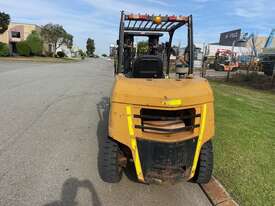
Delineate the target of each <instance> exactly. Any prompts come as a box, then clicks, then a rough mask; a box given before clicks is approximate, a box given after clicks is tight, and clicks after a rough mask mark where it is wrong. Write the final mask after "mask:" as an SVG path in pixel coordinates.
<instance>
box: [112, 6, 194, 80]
mask: <svg viewBox="0 0 275 206" xmlns="http://www.w3.org/2000/svg"><path fill="white" fill-rule="evenodd" d="M183 25H186V26H187V28H188V36H187V38H188V42H187V45H188V47H187V48H188V53H189V69H188V74H192V73H193V60H194V45H193V23H192V15H190V16H167V15H166V16H154V15H152V16H150V15H147V14H145V15H140V14H125V12H124V11H122V12H121V19H120V26H119V40H118V59H117V61H118V63H117V67H116V69H115V73H116V74H118V73H121V72H123V71H124V69H126V70H128V69H129V68H131V59H132V58H133V52H132V48H133V42H134V36H147V35H146V32H151V33H152V32H153V33H157V32H161V33H168V34H169V41H168V44H167V45H166V46H167V49H166V58H167V59H166V62H167V67H166V74H167V75H169V69H170V55H171V47H172V40H173V36H174V33H175V31H176V30H177V29H178V28H180V27H182V26H183ZM131 32H134V33H132V34H131ZM148 37H149V41H148V43H149V54H150V55H157V52H158V48H157V46H158V43H159V37H160V35H148Z"/></svg>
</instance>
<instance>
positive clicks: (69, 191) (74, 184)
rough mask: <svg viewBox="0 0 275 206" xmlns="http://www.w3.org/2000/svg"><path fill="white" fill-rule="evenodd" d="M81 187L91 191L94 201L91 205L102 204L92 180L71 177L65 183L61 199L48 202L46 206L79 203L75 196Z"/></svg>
mask: <svg viewBox="0 0 275 206" xmlns="http://www.w3.org/2000/svg"><path fill="white" fill-rule="evenodd" d="M79 188H85V189H87V190H88V191H89V192H90V195H91V202H92V205H91V206H101V205H102V204H101V202H100V199H99V197H98V195H97V193H96V190H95V188H94V186H93V184H92V183H91V181H89V180H83V181H80V180H78V179H77V178H69V179H67V180H66V181H65V182H64V183H63V186H62V193H61V200H57V201H54V202H51V203H48V204H46V205H44V206H77V205H78V203H77V202H76V201H75V198H76V196H77V192H78V189H79Z"/></svg>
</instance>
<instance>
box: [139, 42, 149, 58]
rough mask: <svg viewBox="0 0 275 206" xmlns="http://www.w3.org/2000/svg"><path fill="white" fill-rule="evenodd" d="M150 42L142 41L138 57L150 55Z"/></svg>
mask: <svg viewBox="0 0 275 206" xmlns="http://www.w3.org/2000/svg"><path fill="white" fill-rule="evenodd" d="M148 49H149V47H148V41H140V42H138V44H137V53H138V55H143V54H147V53H148Z"/></svg>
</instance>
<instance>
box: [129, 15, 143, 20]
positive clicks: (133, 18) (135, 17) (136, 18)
mask: <svg viewBox="0 0 275 206" xmlns="http://www.w3.org/2000/svg"><path fill="white" fill-rule="evenodd" d="M126 18H127V19H128V20H148V15H140V14H130V15H126Z"/></svg>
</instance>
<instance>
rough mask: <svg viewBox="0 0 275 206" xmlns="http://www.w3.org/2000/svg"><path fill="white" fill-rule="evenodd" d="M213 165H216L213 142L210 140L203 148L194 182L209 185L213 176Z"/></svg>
mask: <svg viewBox="0 0 275 206" xmlns="http://www.w3.org/2000/svg"><path fill="white" fill-rule="evenodd" d="M213 165H214V155H213V146H212V141H211V140H209V141H208V142H206V143H205V144H204V145H203V146H202V148H201V152H200V156H199V160H198V165H197V168H196V172H195V175H194V178H193V181H194V182H196V183H200V184H202V183H208V182H209V181H210V179H211V176H212V171H213Z"/></svg>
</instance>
